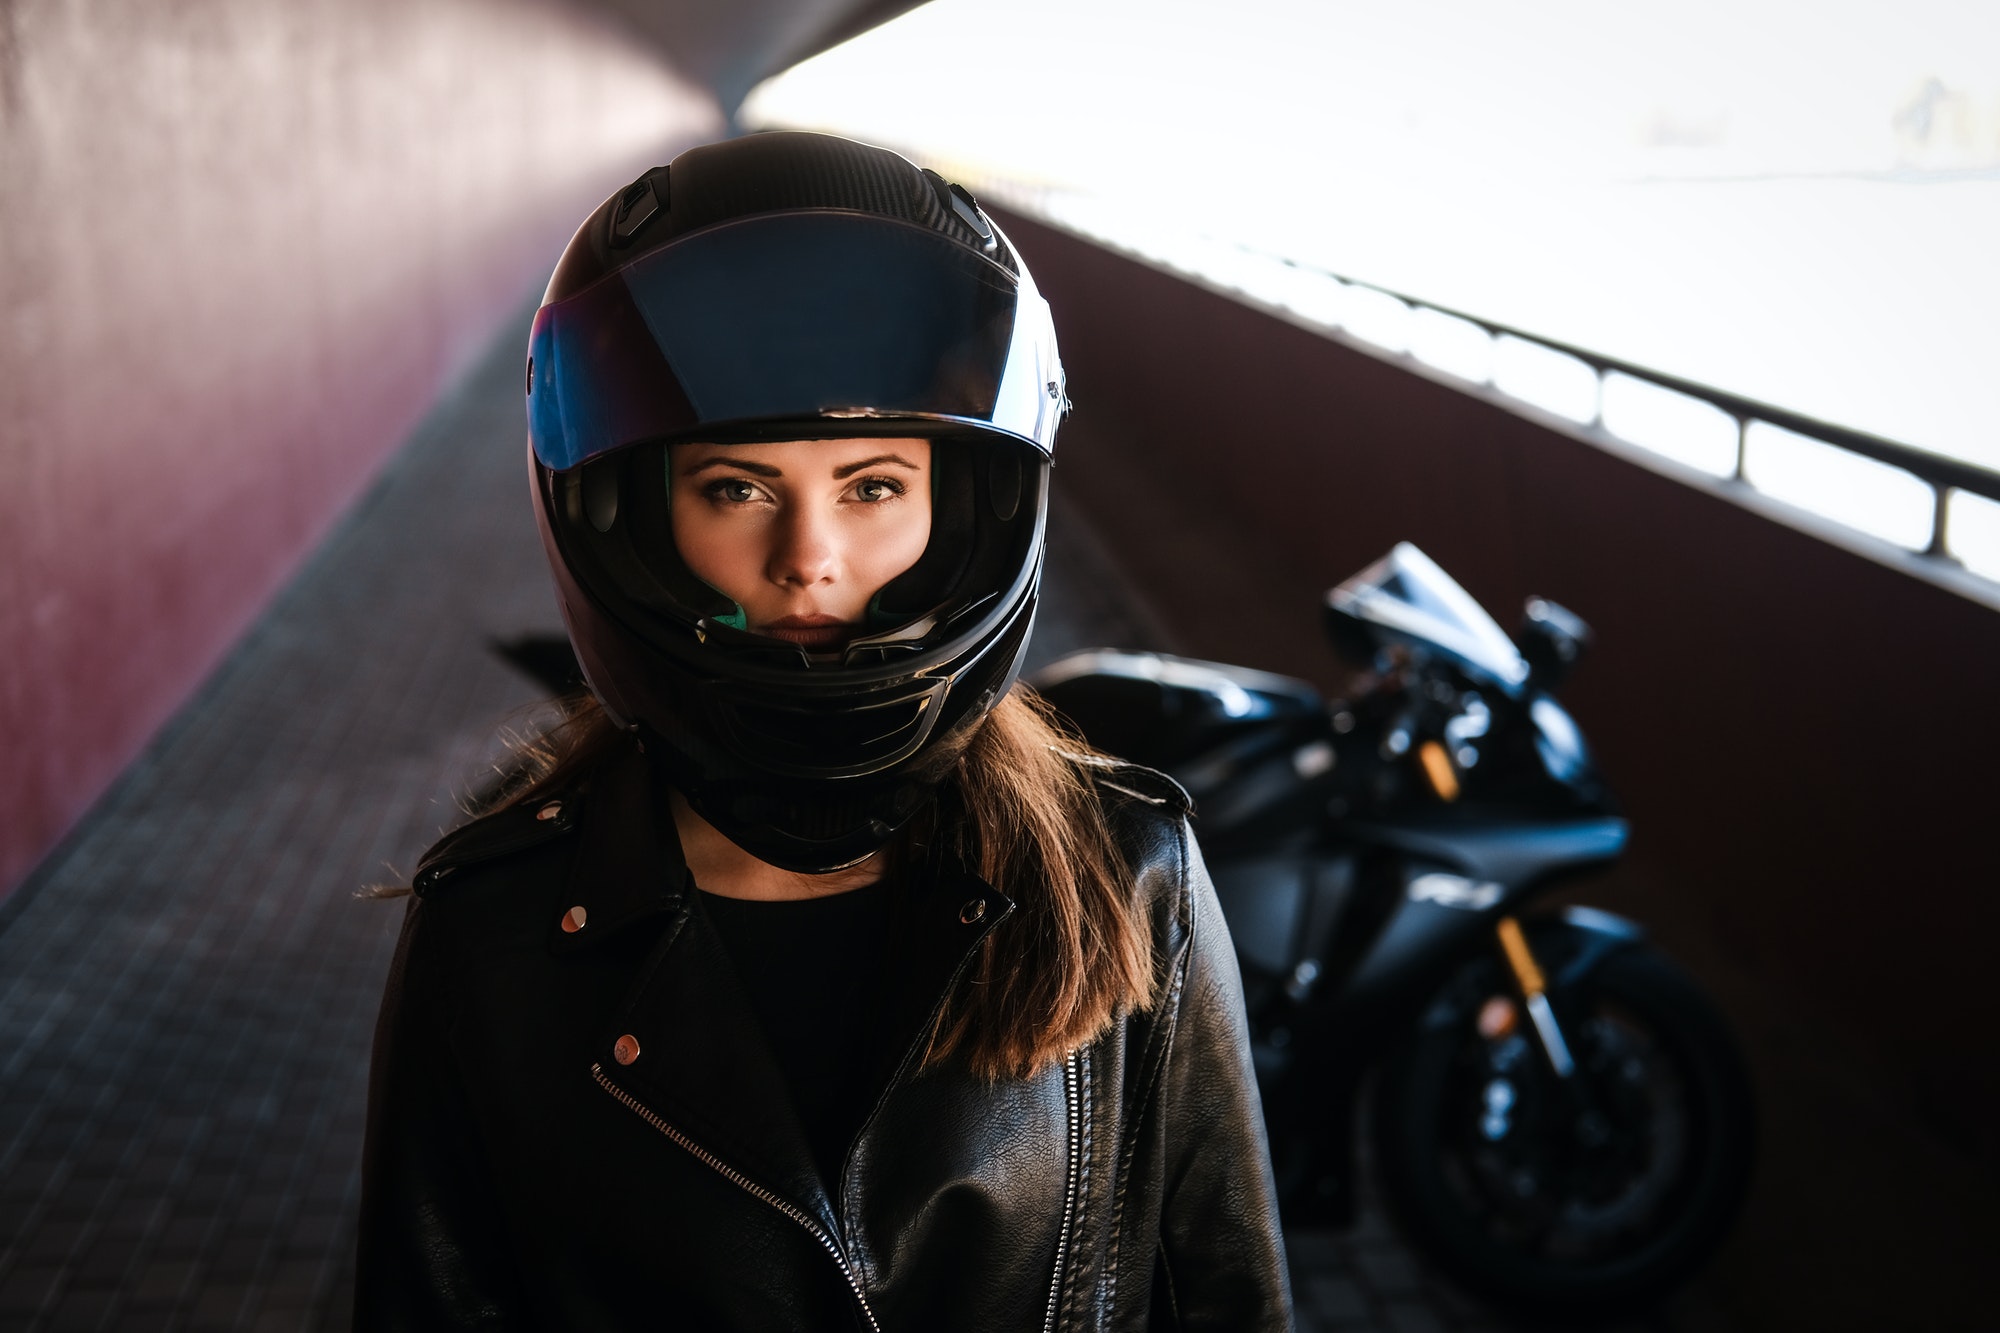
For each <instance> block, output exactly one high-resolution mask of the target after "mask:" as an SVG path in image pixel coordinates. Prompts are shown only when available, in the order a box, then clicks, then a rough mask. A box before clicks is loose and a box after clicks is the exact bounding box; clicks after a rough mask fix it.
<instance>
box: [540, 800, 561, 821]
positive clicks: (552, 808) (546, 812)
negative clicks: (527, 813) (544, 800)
mask: <svg viewBox="0 0 2000 1333" xmlns="http://www.w3.org/2000/svg"><path fill="white" fill-rule="evenodd" d="M561 813H562V802H561V801H550V802H549V803H548V804H547V805H545V806H543V807H542V808H541V809H539V810H537V811H535V818H537V819H554V818H555V817H556V816H557V815H559V814H561Z"/></svg>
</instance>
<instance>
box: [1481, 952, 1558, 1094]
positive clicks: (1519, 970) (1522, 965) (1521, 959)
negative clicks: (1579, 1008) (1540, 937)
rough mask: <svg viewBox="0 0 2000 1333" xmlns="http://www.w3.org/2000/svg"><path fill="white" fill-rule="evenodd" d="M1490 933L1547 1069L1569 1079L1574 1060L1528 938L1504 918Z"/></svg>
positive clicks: (1545, 979) (1544, 977)
mask: <svg viewBox="0 0 2000 1333" xmlns="http://www.w3.org/2000/svg"><path fill="white" fill-rule="evenodd" d="M1493 933H1494V934H1495V935H1496V936H1497V937H1498V938H1499V940H1500V952H1501V953H1502V954H1503V955H1505V957H1506V959H1507V966H1508V967H1509V968H1510V969H1511V970H1512V971H1513V973H1514V984H1515V985H1516V986H1518V987H1519V988H1520V991H1521V1002H1522V1004H1523V1006H1524V1007H1526V1009H1527V1011H1528V1022H1529V1024H1530V1025H1531V1026H1533V1028H1534V1029H1535V1040H1536V1042H1537V1043H1538V1044H1539V1045H1540V1046H1541V1048H1542V1054H1543V1055H1544V1056H1546V1057H1548V1062H1549V1068H1550V1069H1552V1070H1554V1071H1555V1075H1556V1077H1557V1078H1560V1079H1568V1078H1569V1077H1571V1076H1572V1075H1574V1074H1575V1073H1576V1060H1575V1059H1574V1058H1573V1057H1572V1056H1571V1055H1570V1053H1569V1042H1568V1041H1566V1040H1565V1039H1564V1038H1563V1031H1562V1025H1561V1024H1559V1023H1557V1022H1556V1011H1555V1010H1554V1009H1552V1008H1550V1007H1549V994H1548V990H1549V986H1548V978H1547V976H1546V975H1545V974H1544V973H1543V972H1542V967H1541V964H1540V963H1538V962H1536V961H1535V954H1534V950H1532V949H1530V948H1529V947H1528V937H1527V936H1526V935H1525V934H1523V933H1522V931H1521V923H1520V922H1519V921H1517V920H1515V919H1514V918H1513V917H1511V916H1503V917H1501V918H1500V922H1499V924H1498V925H1497V926H1495V927H1494V931H1493Z"/></svg>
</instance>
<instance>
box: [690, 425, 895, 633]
mask: <svg viewBox="0 0 2000 1333" xmlns="http://www.w3.org/2000/svg"><path fill="white" fill-rule="evenodd" d="M668 458H669V462H670V464H671V466H672V469H673V479H672V483H671V485H670V494H671V498H672V501H673V516H674V544H675V545H676V546H677V547H679V549H680V553H681V559H682V560H684V561H685V562H686V563H687V567H688V568H689V569H691V570H693V571H694V573H695V575H696V576H697V577H699V578H700V579H702V580H703V581H704V582H705V583H707V584H708V585H709V586H710V587H712V588H714V589H715V590H716V591H718V592H720V593H722V594H723V595H725V596H727V597H730V598H732V599H734V600H735V601H736V603H737V604H738V605H739V606H741V607H742V608H743V613H744V628H746V629H748V630H749V631H750V632H751V633H753V634H764V635H768V636H770V637H771V638H774V639H785V640H787V641H789V642H791V643H796V644H798V645H799V646H800V647H802V648H804V649H805V650H806V651H807V652H835V651H838V650H839V649H840V648H842V647H843V646H845V644H846V643H847V641H848V640H849V639H851V638H854V637H855V636H856V635H858V634H860V633H862V632H863V620H864V616H865V613H866V612H867V610H868V602H869V599H870V598H872V597H874V595H875V594H876V593H877V592H879V591H881V589H882V587H883V585H884V584H886V583H888V582H889V581H890V580H891V579H893V578H895V577H896V576H897V575H898V574H901V573H902V572H903V571H904V570H906V569H908V568H909V567H910V566H911V565H914V564H915V563H916V562H917V557H918V556H920V555H922V554H923V553H924V547H925V545H926V544H928V543H929V541H930V537H931V442H930V441H929V440H921V439H843V440H784V441H780V442H777V443H772V444H730V445H719V444H677V445H674V446H673V448H672V449H671V451H670V452H669V455H668Z"/></svg>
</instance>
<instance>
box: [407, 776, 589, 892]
mask: <svg viewBox="0 0 2000 1333" xmlns="http://www.w3.org/2000/svg"><path fill="white" fill-rule="evenodd" d="M580 801H581V796H580V794H579V793H576V792H565V793H562V794H560V795H552V796H549V797H546V798H544V799H541V800H535V801H527V802H523V803H520V804H516V805H510V806H506V807H504V808H502V809H499V810H495V811H492V812H491V813H489V814H484V815H481V816H479V817H478V818H476V819H473V820H471V821H470V822H468V823H465V824H461V825H459V826H458V827H457V828H455V829H453V830H452V831H451V832H449V833H447V834H445V835H444V837H442V838H440V839H438V841H437V842H436V843H434V844H433V845H432V846H431V849H430V850H429V851H427V852H425V853H424V854H423V857H422V859H421V860H419V861H418V862H417V873H416V876H415V878H414V880H413V881H412V887H413V888H414V889H415V890H416V893H417V896H418V897H419V898H436V897H439V896H441V895H443V894H445V893H448V892H450V890H451V889H452V888H453V887H455V885H456V876H458V874H459V873H460V872H461V871H463V870H466V869H467V868H469V867H472V866H476V865H480V864H483V863H485V862H492V861H500V860H504V859H505V858H507V857H509V856H512V855H514V854H516V853H518V852H523V851H526V850H528V849H529V848H531V847H538V846H541V845H542V844H543V843H547V842H553V841H554V840H555V839H557V838H560V837H562V836H563V835H564V834H567V833H569V832H570V831H571V830H572V829H574V828H575V827H576V815H577V807H578V805H579V803H580Z"/></svg>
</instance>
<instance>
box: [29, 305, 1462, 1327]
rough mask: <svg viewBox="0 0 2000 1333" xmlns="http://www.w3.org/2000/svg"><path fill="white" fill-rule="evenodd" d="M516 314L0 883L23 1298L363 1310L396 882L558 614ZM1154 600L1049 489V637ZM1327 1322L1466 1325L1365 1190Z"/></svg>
mask: <svg viewBox="0 0 2000 1333" xmlns="http://www.w3.org/2000/svg"><path fill="white" fill-rule="evenodd" d="M517 324H518V326H519V327H514V328H510V329H509V330H508V331H507V332H506V333H505V334H503V335H502V336H501V337H500V338H499V339H498V340H497V341H496V343H495V346H494V349H493V351H492V353H491V354H490V355H489V356H488V357H487V358H486V359H485V361H484V362H483V363H482V364H481V365H479V366H478V367H476V368H475V369H474V371H473V372H472V373H471V374H470V375H469V376H468V377H467V379H466V380H465V382H464V383H463V384H462V385H460V386H459V388H458V389H457V390H456V391H455V392H454V393H452V394H451V395H450V396H449V397H448V398H447V399H446V401H444V402H442V403H441V404H440V405H439V406H438V408H437V409H436V410H435V411H434V412H433V413H432V415H431V417H430V419H429V420H428V421H427V422H426V423H425V424H424V425H423V426H422V427H421V428H420V429H419V430H418V431H417V433H416V435H415V436H414V438H413V439H412V440H411V441H410V443H409V445H408V447H406V448H405V449H404V450H403V451H402V452H401V453H400V454H399V455H398V456H397V457H396V459H395V460H394V461H393V462H392V464H391V465H390V466H389V468H388V469H387V471H386V472H385V474H384V475H383V477H382V478H381V479H380V481H379V483H378V484H377V485H376V486H375V487H374V488H373V489H372V491H371V492H370V493H369V494H368V496H367V497H366V499H365V500H364V501H363V502H362V503H361V504H360V505H359V507H358V508H357V509H356V510H355V512H353V513H352V514H350V515H349V516H348V517H347V518H346V520H345V521H344V522H343V523H342V524H341V526H340V527H339V528H338V530H337V531H336V532H335V533H334V534H333V535H332V537H331V538H330V539H329V540H328V541H327V542H326V543H325V544H324V545H323V547H322V548H321V549H320V550H319V551H318V552H317V553H316V554H315V555H314V557H313V558H312V560H311V561H310V562H309V564H308V565H307V567H306V568H305V569H304V570H303V571H302V572H301V573H300V575H299V576H298V577H297V578H296V579H295V580H294V581H293V583H292V584H291V586H290V587H289V588H288V589H287V590H286V591H285V593H284V594H283V595H282V596H280V597H279V599H278V600H277V602H276V603H275V604H274V605H273V606H272V607H271V608H270V609H269V611H268V612H267V613H266V614H265V615H264V617H263V618H262V619H261V620H260V621H259V622H258V624H257V626H256V627H255V629H254V630H253V631H252V632H251V633H250V635H249V636H248V637H247V638H246V639H245V640H244V642H243V643H241V644H240V645H238V647H237V648H236V649H235V651H234V652H233V653H232V654H231V655H230V656H229V658H228V660H227V661H226V663H225V664H224V665H223V667H222V668H221V669H220V670H219V671H218V672H217V673H216V675H215V676H214V678H213V679H211V680H210V681H209V682H208V683H207V685H206V686H205V687H204V688H203V689H202V690H201V692H200V693H199V695H198V696H197V697H196V698H195V699H194V700H192V701H191V702H190V703H189V704H188V705H187V706H186V707H185V708H184V709H183V710H182V711H181V713H180V715H179V716H178V717H177V718H176V719H175V720H174V721H173V723H172V724H171V725H170V726H169V727H168V728H167V729H166V730H165V731H164V733H163V734H162V735H160V736H159V737H158V738H157V739H156V740H155V741H154V743H153V744H152V745H151V746H150V747H149V748H148V749H147V750H146V752H145V754H144V755H143V756H142V757H141V758H140V759H139V761H138V762H137V763H136V764H135V765H134V766H133V767H132V769H131V771H130V772H129V773H127V774H126V776H125V777H124V778H123V780H122V781H121V782H120V783H119V785H118V786H117V788H116V789H115V790H114V791H113V792H112V793H111V794H110V795H109V796H108V797H107V798H106V799H105V800H104V801H103V802H102V803H101V804H100V805H99V807H98V808H97V809H96V810H95V811H93V812H92V813H91V814H90V816H89V817H88V818H87V819H86V820H85V821H84V823H83V825H82V826H81V827H80V828H79V829H78V830H77V831H76V832H75V833H74V835H73V836H72V837H71V838H70V839H69V840H68V841H67V842H66V844H65V845H64V846H63V847H62V848H61V849H60V850H59V851H58V852H57V853H56V854H55V855H54V856H53V857H51V858H50V860H49V861H48V862H47V863H46V864H45V865H44V866H43V867H42V868H41V869H40V871H39V872H38V873H37V874H36V875H35V877H34V878H33V879H32V880H31V881H30V882H29V883H28V884H27V885H26V886H25V887H24V888H22V889H21V890H20V891H18V892H17V893H16V894H15V895H14V896H13V898H11V899H10V900H9V901H8V902H7V903H6V904H4V905H0V1329H4V1330H16V1329H18V1330H22V1331H23V1333H28V1331H31V1330H32V1331H33V1333H44V1331H46V1333H58V1331H60V1333H70V1331H71V1330H86V1329H135V1330H136V1329H146V1330H153V1329H162V1330H211V1329H256V1330H267V1329H268V1330H294V1329H343V1328H345V1327H346V1326H347V1323H348V1311H349V1287H350V1285H351V1282H352V1247H353V1238H352V1230H353V1220H354V1214H355V1208H356V1202H357V1188H358V1163H359V1156H360V1147H361V1116H362V1101H363V1094H364V1089H365V1083H366V1071H367V1056H368V1045H369V1040H370V1035H371V1029H372V1025H373V1021H374V1015H375V1009H376V1004H377V1001H378V997H379V993H380V987H381V981H382V976H383V973H384V971H385V969H386V967H387V965H388V960H389V953H390V949H391V946H392V944H393V941H394V936H395V932H396V927H397V924H398V921H399V918H400V916H401V910H400V908H399V907H398V906H396V905H393V904H384V903H379V902H371V901H365V900H360V899H357V898H356V897H355V890H356V889H357V887H358V886H360V885H363V884H365V883H368V882H371V881H386V880H400V878H401V876H402V875H403V874H404V873H406V872H407V871H408V869H409V868H410V866H411V865H412V863H413V861H414V859H415V857H416V855H417V853H418V852H420V851H421V850H422V848H423V847H424V846H426V845H427V844H428V843H429V842H430V841H431V840H432V839H433V838H434V837H435V836H436V835H437V834H438V832H440V831H441V830H442V829H444V828H446V827H448V826H449V825H451V824H453V823H454V822H456V819H457V814H456V806H455V804H454V801H455V793H458V792H462V791H464V790H465V789H466V788H467V787H468V786H469V785H471V784H472V783H473V782H475V781H476V780H477V777H478V775H479V773H480V772H481V771H482V766H483V765H485V764H488V763H490V762H491V760H492V758H493V757H494V756H495V755H496V754H497V753H498V752H499V751H498V747H499V741H498V739H497V737H496V727H497V725H498V724H500V723H501V722H503V721H504V720H506V719H507V718H508V717H509V716H510V715H514V716H515V717H516V720H517V721H518V720H519V717H520V710H523V709H525V708H526V707H528V706H529V705H530V704H531V703H532V702H533V700H534V698H535V690H534V687H533V686H532V685H530V684H529V683H528V682H527V680H525V679H524V678H523V677H522V676H520V675H519V674H517V673H516V672H515V671H514V670H512V669H511V668H509V667H507V666H505V665H504V664H503V663H502V662H501V661H500V660H499V659H498V658H497V657H496V655H495V654H494V653H493V651H492V644H493V642H494V641H495V640H499V639H511V638H513V637H515V636H517V635H520V634H522V633H524V632H544V633H546V632H555V631H557V629H558V627H559V622H558V620H557V617H556V612H555V608H554V603H553V600H552V598H551V596H550V593H549V591H548V579H547V574H546V572H545V570H544V568H543V565H542V556H541V551H540V546H539V543H538V542H537V540H536V537H535V533H534V529H533V523H532V519H531V517H530V515H529V513H528V510H527V507H526V503H525V501H526V497H525V493H524V492H525V486H524V483H523V479H522V476H521V451H522V448H523V445H522V425H521V416H520V406H519V398H518V393H519V388H518V386H519V382H520V374H519V366H518V360H519V350H520V348H519V344H520V340H521V335H520V329H521V328H525V324H526V321H525V318H523V319H522V320H520V321H517ZM1144 625H1145V622H1144V621H1143V620H1142V619H1141V618H1139V617H1138V616H1137V614H1136V613H1135V612H1134V611H1133V609H1132V608H1131V606H1130V605H1129V603H1128V602H1127V601H1126V600H1125V599H1124V598H1123V597H1122V596H1121V594H1120V593H1119V592H1118V590H1117V586H1116V583H1115V580H1114V579H1112V578H1111V577H1110V576H1109V573H1108V570H1107V569H1106V568H1105V566H1104V565H1103V563H1102V556H1101V554H1100V553H1098V552H1097V551H1096V550H1095V549H1094V548H1093V546H1092V545H1091V541H1090V539H1089V537H1088V535H1087V534H1084V533H1082V532H1080V531H1078V530H1076V529H1075V527H1074V525H1070V526H1069V527H1068V528H1065V527H1064V525H1063V524H1062V523H1061V522H1060V521H1059V522H1058V524H1057V536H1056V537H1055V539H1054V546H1053V551H1052V555H1051V561H1050V576H1049V593H1048V597H1047V602H1046V607H1045V612H1044V615H1043V619H1042V624H1041V627H1040V629H1039V630H1038V635H1037V641H1036V652H1035V657H1036V660H1037V661H1043V660H1047V659H1048V658H1050V657H1052V656H1055V655H1057V654H1058V653H1060V652H1064V651H1068V650H1069V649H1071V648H1075V647H1080V646H1085V645H1087V644H1093V643H1110V644H1123V645H1136V644H1139V643H1142V642H1144V641H1146V640H1147V638H1148V637H1149V636H1148V634H1147V631H1146V629H1145V627H1144ZM1292 1254H1293V1261H1294V1264H1295V1266H1296V1268H1297V1270H1298V1287H1299V1298H1300V1300H1299V1303H1300V1311H1301V1326H1302V1328H1303V1329H1305V1330H1308V1331H1310V1330H1328V1331H1331V1330H1342V1331H1343V1333H1346V1331H1350V1330H1395V1331H1397V1333H1404V1331H1406V1330H1429V1329H1470V1328H1474V1327H1477V1326H1479V1325H1480V1324H1481V1322H1482V1320H1481V1316H1480V1314H1479V1312H1478V1311H1477V1310H1476V1308H1474V1307H1472V1306H1470V1305H1468V1304H1467V1303H1465V1302H1464V1301H1463V1300H1461V1299H1458V1298H1455V1297H1454V1296H1452V1295H1451V1294H1450V1293H1449V1292H1448V1291H1446V1290H1444V1289H1443V1288H1442V1287H1441V1286H1440V1285H1439V1284H1438V1283H1437V1282H1435V1281H1434V1280H1432V1279H1429V1278H1427V1277H1426V1276H1425V1275H1424V1274H1423V1273H1422V1271H1421V1269H1420V1268H1419V1267H1418V1265H1417V1264H1416V1262H1415V1261H1414V1260H1413V1259H1412V1258H1411V1257H1410V1255H1409V1254H1408V1253H1407V1252H1406V1251H1405V1250H1404V1249H1403V1248H1402V1247H1401V1246H1400V1245H1399V1244H1398V1243H1397V1242H1396V1241H1395V1239H1394V1237H1393V1235H1392V1234H1391V1233H1389V1232H1388V1231H1387V1229H1386V1228H1385V1227H1384V1226H1383V1224H1382V1222H1381V1220H1380V1218H1379V1216H1377V1215H1375V1214H1374V1213H1372V1212H1371V1213H1370V1214H1369V1216H1368V1217H1366V1218H1365V1219H1364V1220H1363V1222H1362V1224H1361V1226H1360V1227H1358V1228H1357V1229H1356V1230H1355V1231H1353V1232H1350V1233H1347V1234H1346V1235H1343V1236H1332V1235H1325V1234H1299V1235H1294V1236H1293V1237H1292Z"/></svg>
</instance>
